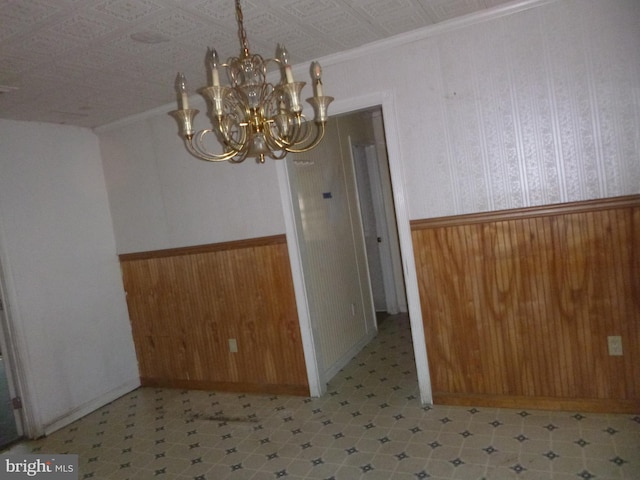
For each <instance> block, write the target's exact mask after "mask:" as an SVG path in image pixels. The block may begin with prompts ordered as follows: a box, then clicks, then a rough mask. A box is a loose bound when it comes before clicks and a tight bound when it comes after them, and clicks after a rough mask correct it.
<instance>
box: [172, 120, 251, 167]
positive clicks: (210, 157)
mask: <svg viewBox="0 0 640 480" xmlns="http://www.w3.org/2000/svg"><path fill="white" fill-rule="evenodd" d="M209 133H213V134H215V131H214V130H213V129H210V128H208V129H204V130H200V131H199V132H198V133H196V134H195V136H194V135H191V136H185V137H184V143H185V145H186V147H187V150H188V151H189V153H190V154H191V155H193V156H194V157H196V158H199V159H201V160H206V161H208V162H226V161H228V160H231V159H232V158H233V157H235V156H236V155H238V153H239V152H238V151H237V150H230V151H229V152H226V153H221V154H215V153H210V152H208V151H207V149H206V147H205V146H204V143H203V140H202V137H204V136H205V135H206V134H209Z"/></svg>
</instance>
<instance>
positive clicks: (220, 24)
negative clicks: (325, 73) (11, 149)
mask: <svg viewBox="0 0 640 480" xmlns="http://www.w3.org/2000/svg"><path fill="white" fill-rule="evenodd" d="M507 1H508V0H245V1H243V2H242V9H243V13H244V24H245V29H246V31H247V35H248V38H249V43H250V48H251V51H252V52H253V53H260V54H262V55H264V56H269V57H271V56H273V54H274V52H275V47H276V44H277V43H284V44H285V45H286V46H287V49H288V50H289V54H290V57H291V60H292V63H294V64H296V63H300V62H308V61H311V60H313V59H315V58H320V57H323V56H326V55H329V54H332V53H336V52H339V51H343V50H349V49H351V48H355V47H358V46H361V45H364V44H366V43H369V42H373V41H376V40H381V39H384V38H386V37H390V36H393V35H397V34H400V33H403V32H407V31H410V30H415V29H417V28H421V27H425V26H428V25H432V24H435V23H439V22H443V21H445V20H449V19H452V18H454V17H458V16H462V15H467V14H470V13H473V12H476V11H479V10H483V9H486V8H491V7H494V6H497V5H499V4H503V3H507ZM150 42H151V43H150ZM207 46H212V47H215V48H216V49H217V50H218V53H219V54H220V56H221V58H222V59H226V58H227V57H228V56H232V55H237V54H238V53H239V43H238V35H237V26H236V20H235V9H234V3H233V1H232V0H0V118H9V119H14V120H29V121H41V122H53V123H64V124H69V125H78V126H83V127H97V126H100V125H104V124H107V123H110V122H112V121H115V120H118V119H120V118H124V117H126V116H129V115H133V114H136V113H140V112H144V111H146V110H149V109H151V108H154V107H158V106H160V105H164V104H167V103H169V102H172V101H173V100H174V99H175V94H174V90H173V85H174V81H175V76H176V72H177V71H182V72H184V73H185V75H186V77H187V79H188V80H189V85H190V87H191V90H192V91H193V90H195V87H199V86H202V85H204V83H205V82H206V74H205V68H204V57H205V53H206V48H207ZM13 87H16V88H13Z"/></svg>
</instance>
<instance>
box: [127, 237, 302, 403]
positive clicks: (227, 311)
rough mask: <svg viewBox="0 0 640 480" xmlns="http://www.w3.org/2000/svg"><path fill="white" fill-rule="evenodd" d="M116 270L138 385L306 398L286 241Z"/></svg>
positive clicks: (178, 253) (176, 253)
mask: <svg viewBox="0 0 640 480" xmlns="http://www.w3.org/2000/svg"><path fill="white" fill-rule="evenodd" d="M120 262H121V268H122V274H123V280H124V286H125V290H126V293H127V304H128V307H129V315H130V318H131V325H132V330H133V337H134V342H135V346H136V352H137V355H138V363H139V368H140V377H141V379H142V382H143V384H144V385H150V386H166V387H179V388H198V389H221V390H232V391H241V392H260V393H276V394H277V393H287V394H298V395H308V392H309V390H308V383H307V376H306V367H305V362H304V355H303V351H302V339H301V336H300V328H299V324H298V317H297V310H296V303H295V297H294V291H293V282H292V277H291V271H290V267H289V257H288V252H287V246H286V240H285V237H284V236H278V237H267V238H265V239H253V240H251V241H241V242H238V243H235V244H234V243H233V242H229V243H225V244H223V245H211V246H198V247H189V248H187V249H171V250H164V251H160V252H142V253H140V254H127V255H123V256H121V257H120ZM229 339H236V341H237V344H238V352H237V353H232V352H230V351H229Z"/></svg>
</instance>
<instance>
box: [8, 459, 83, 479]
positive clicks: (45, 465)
mask: <svg viewBox="0 0 640 480" xmlns="http://www.w3.org/2000/svg"><path fill="white" fill-rule="evenodd" d="M32 478H33V479H48V480H77V479H78V455H0V480H5V479H6V480H19V479H32Z"/></svg>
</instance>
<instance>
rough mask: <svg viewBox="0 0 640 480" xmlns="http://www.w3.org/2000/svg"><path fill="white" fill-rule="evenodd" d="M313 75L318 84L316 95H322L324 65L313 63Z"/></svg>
mask: <svg viewBox="0 0 640 480" xmlns="http://www.w3.org/2000/svg"><path fill="white" fill-rule="evenodd" d="M311 75H312V76H313V80H314V84H315V86H316V97H322V96H323V92H322V67H321V66H320V64H319V63H318V62H313V63H312V64H311Z"/></svg>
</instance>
